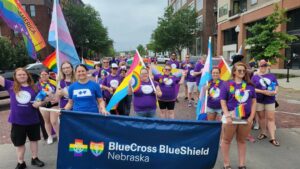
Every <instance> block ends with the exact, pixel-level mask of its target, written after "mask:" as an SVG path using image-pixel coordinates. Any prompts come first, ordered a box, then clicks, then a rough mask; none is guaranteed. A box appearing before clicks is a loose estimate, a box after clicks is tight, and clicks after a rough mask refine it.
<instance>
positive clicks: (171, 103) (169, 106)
mask: <svg viewBox="0 0 300 169" xmlns="http://www.w3.org/2000/svg"><path fill="white" fill-rule="evenodd" d="M171 70H172V68H171V66H170V65H165V67H164V69H163V71H164V74H163V75H160V74H159V75H155V76H154V80H155V81H157V82H158V83H159V88H160V89H161V91H162V96H160V97H158V103H159V108H160V111H161V112H160V115H161V118H169V119H174V118H175V111H174V108H175V101H176V98H177V94H178V90H177V86H178V85H181V84H183V83H184V79H185V76H186V72H183V75H182V76H181V78H179V77H176V76H172V75H171Z"/></svg>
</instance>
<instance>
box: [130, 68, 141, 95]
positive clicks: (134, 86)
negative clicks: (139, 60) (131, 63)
mask: <svg viewBox="0 0 300 169" xmlns="http://www.w3.org/2000/svg"><path fill="white" fill-rule="evenodd" d="M132 81H133V82H132V83H133V84H132V90H133V92H136V91H138V90H139V89H140V87H141V78H140V72H136V71H133V74H132Z"/></svg>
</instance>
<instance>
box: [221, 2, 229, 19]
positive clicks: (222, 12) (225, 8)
mask: <svg viewBox="0 0 300 169" xmlns="http://www.w3.org/2000/svg"><path fill="white" fill-rule="evenodd" d="M227 14H228V4H225V5H223V6H221V7H220V8H219V18H221V17H222V16H225V15H227Z"/></svg>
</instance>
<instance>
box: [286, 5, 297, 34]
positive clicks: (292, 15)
mask: <svg viewBox="0 0 300 169" xmlns="http://www.w3.org/2000/svg"><path fill="white" fill-rule="evenodd" d="M287 16H288V18H290V20H291V21H290V22H288V23H287V31H293V30H300V22H299V18H300V9H295V10H293V11H289V12H288V13H287Z"/></svg>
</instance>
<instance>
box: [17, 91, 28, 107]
mask: <svg viewBox="0 0 300 169" xmlns="http://www.w3.org/2000/svg"><path fill="white" fill-rule="evenodd" d="M16 100H17V102H18V103H20V104H27V103H29V102H30V100H31V95H30V93H29V92H28V91H25V90H21V91H20V92H19V93H17V94H16Z"/></svg>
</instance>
